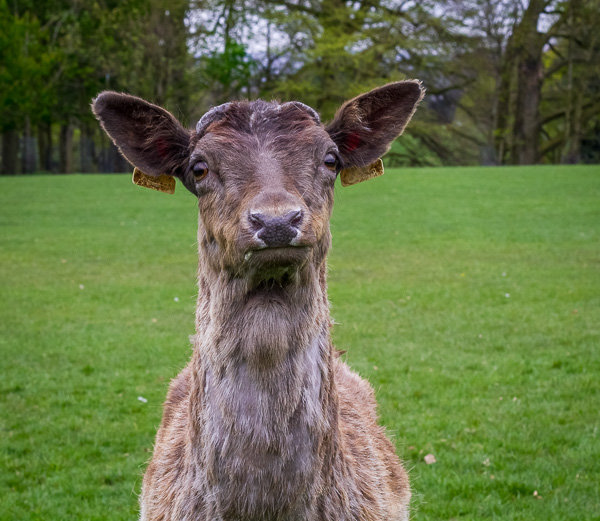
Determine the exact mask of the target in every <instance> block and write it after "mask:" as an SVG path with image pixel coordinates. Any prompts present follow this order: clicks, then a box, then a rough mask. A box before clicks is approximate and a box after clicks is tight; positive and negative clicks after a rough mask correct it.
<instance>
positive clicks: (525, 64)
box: [513, 54, 543, 165]
mask: <svg viewBox="0 0 600 521" xmlns="http://www.w3.org/2000/svg"><path fill="white" fill-rule="evenodd" d="M517 74H518V75H517V78H518V85H519V88H518V91H517V100H516V106H515V122H514V127H513V133H514V145H513V158H514V159H515V162H516V163H517V164H519V165H533V164H535V163H536V162H537V159H538V142H539V105H540V97H541V91H542V78H543V69H542V60H541V55H539V56H535V55H532V54H529V55H528V56H526V57H522V58H521V59H520V60H519V70H518V73H517Z"/></svg>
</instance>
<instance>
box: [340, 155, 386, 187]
mask: <svg viewBox="0 0 600 521" xmlns="http://www.w3.org/2000/svg"><path fill="white" fill-rule="evenodd" d="M380 175H383V161H382V160H381V159H378V160H377V161H375V162H374V163H371V164H370V165H367V166H351V167H349V168H343V169H342V171H341V172H340V179H341V181H342V186H350V185H355V184H356V183H362V182H363V181H368V180H369V179H373V178H374V177H379V176H380Z"/></svg>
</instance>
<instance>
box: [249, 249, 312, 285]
mask: <svg viewBox="0 0 600 521" xmlns="http://www.w3.org/2000/svg"><path fill="white" fill-rule="evenodd" d="M309 253H310V248H309V247H307V246H285V247H276V248H260V249H252V250H248V251H247V252H246V254H245V255H244V264H245V265H246V266H247V270H248V271H247V273H248V275H249V279H250V285H251V287H252V288H259V289H265V290H267V289H276V288H283V287H287V286H290V285H292V284H294V283H295V282H296V281H297V279H298V275H299V273H300V271H301V270H302V268H303V266H304V265H305V264H306V263H307V261H308V257H309Z"/></svg>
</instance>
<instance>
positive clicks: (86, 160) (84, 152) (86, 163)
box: [79, 124, 94, 173]
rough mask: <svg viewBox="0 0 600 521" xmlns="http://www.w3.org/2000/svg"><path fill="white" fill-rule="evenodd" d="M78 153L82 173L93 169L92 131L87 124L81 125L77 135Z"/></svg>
mask: <svg viewBox="0 0 600 521" xmlns="http://www.w3.org/2000/svg"><path fill="white" fill-rule="evenodd" d="M79 154H80V161H81V163H80V166H81V171H82V172H84V173H87V172H92V171H93V169H94V168H93V164H94V140H93V133H92V131H91V129H90V127H89V126H88V125H85V124H83V125H82V126H81V134H80V136H79Z"/></svg>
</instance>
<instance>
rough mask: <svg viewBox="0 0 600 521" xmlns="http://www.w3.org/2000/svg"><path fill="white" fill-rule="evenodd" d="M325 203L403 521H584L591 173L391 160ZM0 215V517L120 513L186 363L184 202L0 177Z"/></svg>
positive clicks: (108, 186) (188, 212)
mask: <svg viewBox="0 0 600 521" xmlns="http://www.w3.org/2000/svg"><path fill="white" fill-rule="evenodd" d="M336 197H337V201H336V208H335V211H334V218H333V224H332V228H333V236H334V241H333V242H334V246H333V250H332V253H331V257H330V277H329V285H330V288H329V289H330V300H331V302H332V311H333V315H334V317H335V319H336V322H337V325H336V328H335V340H336V344H337V345H338V347H340V348H342V349H347V350H348V354H347V355H346V356H347V360H348V362H349V363H350V365H351V366H352V367H354V368H355V369H356V370H357V371H358V372H360V373H361V374H362V375H363V376H365V377H367V378H368V379H369V380H370V381H371V382H372V384H373V386H374V387H375V389H376V391H377V397H378V401H379V404H380V413H381V417H382V421H383V422H384V423H385V425H386V426H387V427H388V431H389V432H390V433H391V434H392V435H393V437H394V440H395V442H396V445H397V447H398V451H399V453H400V455H401V456H402V458H403V459H404V460H405V462H406V465H407V467H408V469H409V470H410V476H411V482H412V486H413V490H414V493H413V498H414V500H413V503H412V509H413V514H412V519H414V520H417V521H421V520H422V521H425V520H432V521H433V520H450V519H460V520H463V519H465V520H467V519H469V520H470V519H472V520H482V519H494V520H498V519H503V520H511V521H514V520H542V521H546V520H561V521H562V520H573V521H581V520H593V519H600V486H599V483H600V433H599V427H600V413H599V410H600V393H599V391H600V167H598V166H587V167H583V166H582V167H529V168H517V167H515V168H494V169H492V168H452V169H451V168H446V169H419V170H417V169H411V170H403V171H389V172H388V173H387V175H386V176H384V177H383V178H381V179H377V180H374V181H371V182H369V183H365V184H364V185H358V186H355V187H351V188H345V189H344V188H341V187H338V188H337V194H336ZM0 222H1V234H0V244H1V250H0V258H1V263H0V266H1V273H0V285H1V288H2V299H1V303H0V306H1V311H0V317H1V325H0V327H1V335H0V370H1V376H2V378H1V380H0V427H1V432H0V458H1V460H0V498H1V500H0V504H1V505H2V506H1V507H0V519H1V520H44V521H47V520H67V519H77V520H121V519H122V520H125V519H127V520H131V519H135V518H136V516H137V494H138V493H139V488H140V483H141V476H142V473H143V470H144V466H145V463H146V462H147V460H148V458H149V457H150V451H151V448H152V443H153V438H154V434H155V430H156V427H157V426H158V423H159V421H160V416H161V403H162V401H163V399H164V396H165V393H166V388H167V385H168V382H169V379H170V378H172V377H173V376H174V375H175V374H176V373H177V372H178V370H179V369H181V368H182V367H183V366H184V365H185V363H186V360H187V359H188V358H189V356H190V345H189V341H188V335H189V334H191V333H193V312H194V298H195V291H196V289H195V269H196V254H195V228H196V209H195V201H194V198H193V197H192V196H191V195H189V194H187V193H186V192H185V190H184V189H183V188H182V187H181V186H179V187H178V192H177V194H176V195H175V196H167V195H163V194H159V193H156V192H151V191H148V190H144V189H140V188H138V187H134V186H133V185H131V182H130V180H129V177H128V176H116V175H103V176H101V175H86V176H33V177H17V178H2V179H0ZM138 397H141V398H143V399H144V400H147V401H146V402H144V401H142V400H140V399H139V398H138ZM427 454H433V455H434V457H435V458H436V460H437V462H436V463H434V464H430V465H428V464H426V463H425V462H424V456H425V455H427Z"/></svg>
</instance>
